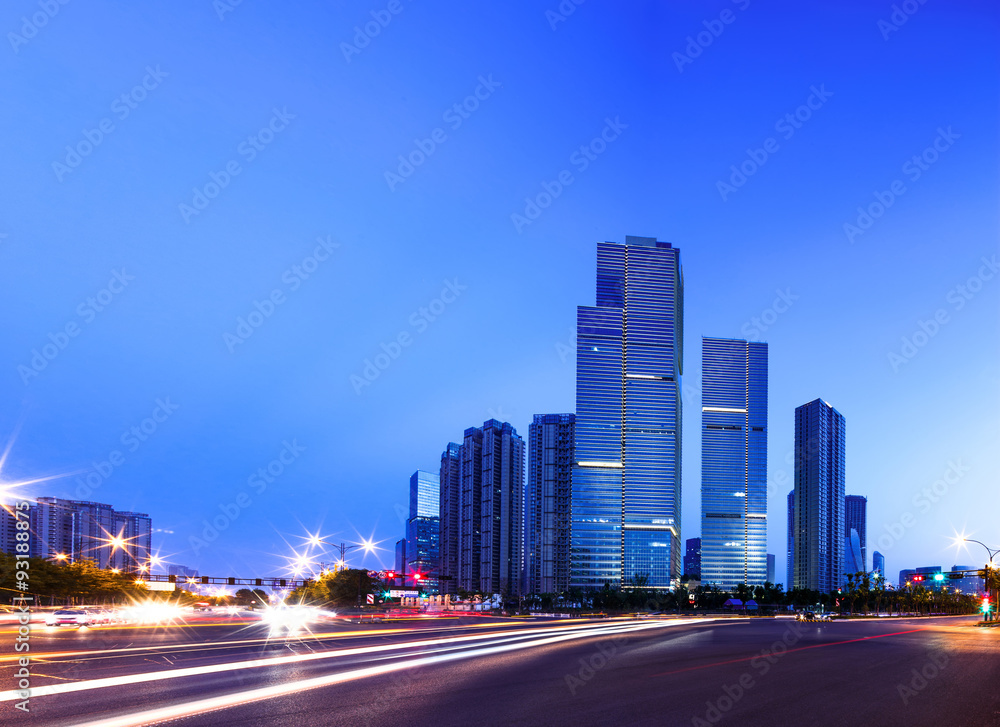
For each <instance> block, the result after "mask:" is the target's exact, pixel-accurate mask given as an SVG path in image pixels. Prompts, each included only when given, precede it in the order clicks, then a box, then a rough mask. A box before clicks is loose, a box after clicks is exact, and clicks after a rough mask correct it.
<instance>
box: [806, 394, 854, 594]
mask: <svg viewBox="0 0 1000 727" xmlns="http://www.w3.org/2000/svg"><path fill="white" fill-rule="evenodd" d="M846 430H847V426H846V422H845V420H844V417H843V416H842V415H841V414H840V412H838V411H837V410H836V409H834V408H833V407H832V406H830V405H829V404H827V403H826V402H825V401H823V400H822V399H816V400H815V401H811V402H809V403H808V404H803V405H802V406H800V407H798V408H796V409H795V539H794V548H795V550H794V563H793V570H794V576H795V581H794V587H795V588H808V589H810V590H814V591H820V592H822V593H829V592H830V591H832V590H835V589H836V588H838V587H839V586H841V585H842V575H841V572H842V570H843V564H844V456H845V436H846Z"/></svg>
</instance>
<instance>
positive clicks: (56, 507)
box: [31, 497, 81, 562]
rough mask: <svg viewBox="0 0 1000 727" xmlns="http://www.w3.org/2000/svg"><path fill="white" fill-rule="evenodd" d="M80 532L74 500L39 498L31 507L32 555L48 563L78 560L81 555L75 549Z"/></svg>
mask: <svg viewBox="0 0 1000 727" xmlns="http://www.w3.org/2000/svg"><path fill="white" fill-rule="evenodd" d="M76 528H77V514H76V507H75V506H74V501H73V500H62V499H60V498H58V497H39V498H38V500H37V502H36V504H35V505H32V507H31V532H32V533H33V534H34V547H33V548H32V555H34V556H35V557H38V558H45V559H47V560H55V559H57V558H58V559H65V560H67V561H69V562H73V561H75V560H78V559H79V558H80V555H81V554H80V553H79V551H77V550H76V549H75V547H74V540H75V539H74V534H75V532H76Z"/></svg>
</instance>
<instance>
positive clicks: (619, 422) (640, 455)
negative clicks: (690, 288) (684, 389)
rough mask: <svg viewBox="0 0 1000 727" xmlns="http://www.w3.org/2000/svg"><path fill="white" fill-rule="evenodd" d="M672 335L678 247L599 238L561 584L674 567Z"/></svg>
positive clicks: (627, 580)
mask: <svg viewBox="0 0 1000 727" xmlns="http://www.w3.org/2000/svg"><path fill="white" fill-rule="evenodd" d="M682 340H683V277H682V272H681V265H680V251H679V250H678V249H677V248H674V247H672V246H671V245H670V243H667V242H659V241H657V240H655V239H653V238H645V237H626V239H625V244H624V245H622V244H619V243H613V242H603V243H598V246H597V305H596V306H580V307H579V308H578V309H577V384H576V404H577V405H576V409H577V411H576V446H575V449H576V453H575V456H576V464H575V465H574V467H573V477H572V480H573V486H572V491H573V494H572V501H571V502H572V504H571V509H572V517H571V521H572V522H571V528H572V531H571V551H572V552H571V572H570V581H571V585H574V586H580V587H585V588H586V587H589V588H600V587H602V586H603V585H604V584H605V583H611V584H612V585H621V586H624V587H628V586H629V585H630V584H631V583H633V582H635V579H637V578H641V579H642V580H644V581H645V582H646V584H647V585H648V586H650V587H653V588H670V587H671V585H672V583H671V582H672V581H675V580H676V579H677V578H679V576H680V569H681V556H682V553H681V547H680V517H681V513H680V505H681V401H680V377H681V373H682V360H683V349H682Z"/></svg>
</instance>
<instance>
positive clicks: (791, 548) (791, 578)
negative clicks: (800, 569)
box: [785, 490, 795, 591]
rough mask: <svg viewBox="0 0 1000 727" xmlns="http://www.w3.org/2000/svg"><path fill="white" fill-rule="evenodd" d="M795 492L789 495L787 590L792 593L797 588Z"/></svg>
mask: <svg viewBox="0 0 1000 727" xmlns="http://www.w3.org/2000/svg"><path fill="white" fill-rule="evenodd" d="M794 552H795V490H792V491H791V492H789V493H788V562H787V564H786V566H785V567H786V568H787V572H786V575H785V590H786V591H790V590H792V589H793V588H794V587H795V585H794V584H795V570H794V568H793V565H794V563H795V560H794V558H793V554H794Z"/></svg>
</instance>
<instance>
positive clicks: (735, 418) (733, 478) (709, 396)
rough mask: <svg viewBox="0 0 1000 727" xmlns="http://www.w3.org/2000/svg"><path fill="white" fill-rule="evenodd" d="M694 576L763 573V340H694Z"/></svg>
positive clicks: (755, 581) (726, 585)
mask: <svg viewBox="0 0 1000 727" xmlns="http://www.w3.org/2000/svg"><path fill="white" fill-rule="evenodd" d="M701 346H702V347H701V368H702V374H701V375H702V379H701V399H702V400H701V404H702V406H701V425H702V426H701V579H702V581H704V582H705V583H712V584H714V585H717V586H718V587H719V588H721V589H723V590H732V589H733V588H735V587H736V586H738V585H740V584H744V585H749V586H758V585H762V584H763V583H764V581H765V580H767V344H766V343H750V342H748V341H741V340H736V339H731V338H703V339H702V342H701Z"/></svg>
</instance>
